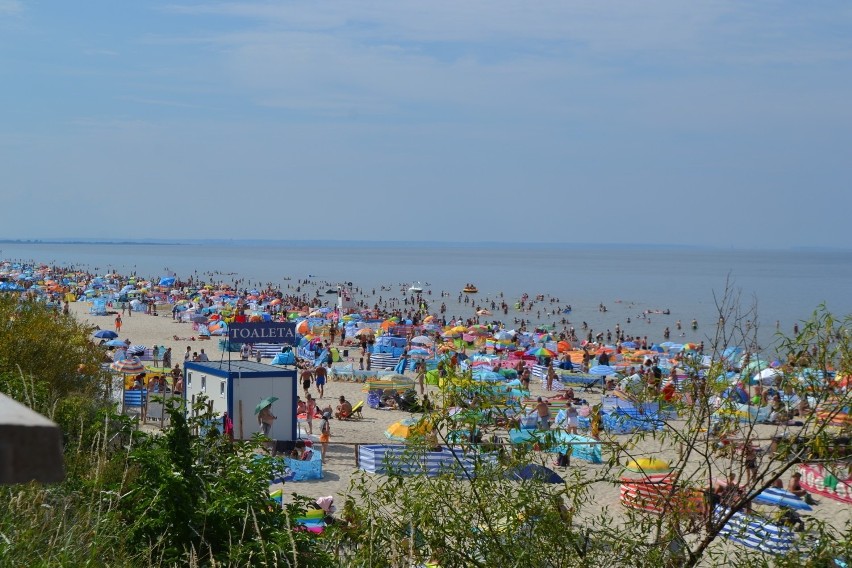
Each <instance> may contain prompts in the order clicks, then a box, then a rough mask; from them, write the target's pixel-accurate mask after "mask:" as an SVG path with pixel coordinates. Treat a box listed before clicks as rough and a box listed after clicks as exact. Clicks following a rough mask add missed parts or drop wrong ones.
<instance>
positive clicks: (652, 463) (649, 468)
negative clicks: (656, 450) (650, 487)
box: [624, 458, 672, 475]
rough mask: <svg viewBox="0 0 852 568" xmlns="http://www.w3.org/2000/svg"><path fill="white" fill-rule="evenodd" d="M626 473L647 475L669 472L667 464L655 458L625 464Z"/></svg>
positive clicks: (640, 459) (669, 468)
mask: <svg viewBox="0 0 852 568" xmlns="http://www.w3.org/2000/svg"><path fill="white" fill-rule="evenodd" d="M624 469H625V470H627V471H632V472H634V473H641V474H643V475H648V474H651V473H668V472H670V471H671V469H672V468H671V467H670V466H669V462H667V461H665V460H661V459H657V458H639V459H635V460H630V461H628V462H627V466H625V468H624Z"/></svg>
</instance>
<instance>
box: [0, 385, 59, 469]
mask: <svg viewBox="0 0 852 568" xmlns="http://www.w3.org/2000/svg"><path fill="white" fill-rule="evenodd" d="M64 478H65V468H64V466H63V461H62V431H61V430H60V429H59V426H57V425H56V424H55V423H54V422H51V421H50V420H48V419H47V418H45V417H44V416H42V415H41V414H38V413H37V412H34V411H33V410H31V409H30V408H27V407H26V406H24V405H23V404H20V403H19V402H16V401H14V400H12V399H11V398H9V397H7V396H6V395H4V394H0V483H2V484H12V483H28V482H30V481H39V482H42V483H53V482H58V481H62V480H63V479H64Z"/></svg>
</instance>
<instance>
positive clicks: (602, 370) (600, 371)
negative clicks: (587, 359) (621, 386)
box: [589, 365, 616, 377]
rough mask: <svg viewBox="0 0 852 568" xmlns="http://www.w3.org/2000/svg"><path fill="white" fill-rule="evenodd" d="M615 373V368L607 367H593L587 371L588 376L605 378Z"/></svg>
mask: <svg viewBox="0 0 852 568" xmlns="http://www.w3.org/2000/svg"><path fill="white" fill-rule="evenodd" d="M615 373H616V370H615V368H614V367H610V366H609V365H595V366H594V367H592V368H591V369H589V374H590V375H601V376H604V377H605V376H607V375H614V374H615Z"/></svg>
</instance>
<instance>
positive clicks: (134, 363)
mask: <svg viewBox="0 0 852 568" xmlns="http://www.w3.org/2000/svg"><path fill="white" fill-rule="evenodd" d="M109 368H110V369H112V370H113V371H116V372H119V373H124V374H125V375H137V374H139V373H143V372H145V366H144V365H143V364H142V362H141V361H139V359H138V358H136V357H133V358H132V359H122V360H121V361H116V362H115V363H112V364H111V365H110V366H109Z"/></svg>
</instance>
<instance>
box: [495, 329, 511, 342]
mask: <svg viewBox="0 0 852 568" xmlns="http://www.w3.org/2000/svg"><path fill="white" fill-rule="evenodd" d="M514 338H515V332H514V331H507V330H505V329H501V330H500V331H498V332H497V333H495V334H494V339H496V340H498V341H512V340H513V339H514Z"/></svg>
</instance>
